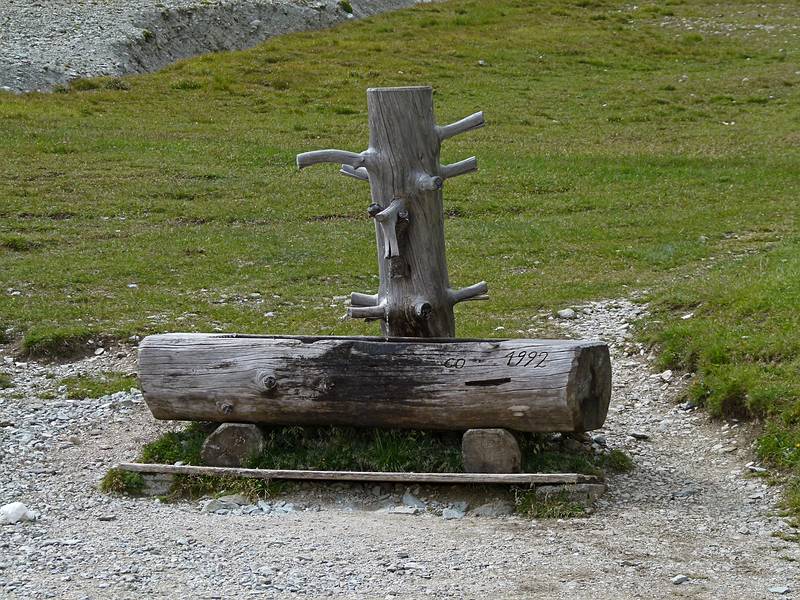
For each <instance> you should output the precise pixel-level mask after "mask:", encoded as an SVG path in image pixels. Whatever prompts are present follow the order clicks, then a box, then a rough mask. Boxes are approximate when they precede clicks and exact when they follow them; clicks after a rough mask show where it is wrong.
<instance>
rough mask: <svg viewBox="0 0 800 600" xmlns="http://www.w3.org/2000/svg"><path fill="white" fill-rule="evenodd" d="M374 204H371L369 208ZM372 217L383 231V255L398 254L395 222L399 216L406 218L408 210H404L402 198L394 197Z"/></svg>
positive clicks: (388, 256) (386, 256) (389, 256)
mask: <svg viewBox="0 0 800 600" xmlns="http://www.w3.org/2000/svg"><path fill="white" fill-rule="evenodd" d="M374 206H375V205H374V204H372V205H370V208H372V207H374ZM370 212H372V211H370ZM373 218H374V219H375V221H376V222H377V223H378V225H379V226H380V228H381V231H382V232H383V243H384V248H383V257H384V258H391V257H392V256H400V246H399V245H398V243H397V222H398V219H400V218H405V219H407V218H408V211H406V208H405V203H404V202H403V200H402V199H400V198H394V199H393V200H392V201H391V202H390V203H389V206H388V207H387V208H385V209H384V210H382V211H380V212H379V213H376V214H375V215H374V217H373Z"/></svg>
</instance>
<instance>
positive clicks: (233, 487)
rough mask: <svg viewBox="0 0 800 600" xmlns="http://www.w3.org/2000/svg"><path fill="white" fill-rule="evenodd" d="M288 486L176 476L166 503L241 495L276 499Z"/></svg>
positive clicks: (252, 480)
mask: <svg viewBox="0 0 800 600" xmlns="http://www.w3.org/2000/svg"><path fill="white" fill-rule="evenodd" d="M287 487H288V486H287V484H286V483H285V482H281V481H270V480H265V479H251V478H245V477H215V476H209V475H175V478H174V480H173V482H172V485H171V486H170V491H169V494H168V495H167V496H166V497H165V498H164V500H166V501H174V500H180V499H184V498H190V499H197V498H201V497H203V496H224V495H226V494H241V495H242V496H245V497H246V498H249V499H250V500H251V501H253V502H255V501H257V500H266V499H267V498H274V497H275V496H278V495H280V494H281V493H283V492H285V491H286V489H287Z"/></svg>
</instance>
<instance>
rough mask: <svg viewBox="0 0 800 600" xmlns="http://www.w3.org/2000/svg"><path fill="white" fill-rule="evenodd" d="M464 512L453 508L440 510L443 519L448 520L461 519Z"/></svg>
mask: <svg viewBox="0 0 800 600" xmlns="http://www.w3.org/2000/svg"><path fill="white" fill-rule="evenodd" d="M465 514H466V513H465V512H464V511H463V510H457V509H455V508H445V509H444V510H443V511H442V517H444V519H445V520H447V521H450V520H452V519H463V518H464V515H465Z"/></svg>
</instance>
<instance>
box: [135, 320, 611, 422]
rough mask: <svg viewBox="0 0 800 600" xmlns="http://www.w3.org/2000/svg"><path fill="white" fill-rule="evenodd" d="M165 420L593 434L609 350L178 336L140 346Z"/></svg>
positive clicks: (602, 410) (524, 343)
mask: <svg viewBox="0 0 800 600" xmlns="http://www.w3.org/2000/svg"><path fill="white" fill-rule="evenodd" d="M139 378H140V380H141V385H142V390H143V392H144V398H145V401H146V402H147V405H148V406H149V407H150V410H151V412H152V413H153V416H154V417H156V418H157V419H178V420H199V421H219V422H238V423H274V424H296V425H351V426H375V427H399V428H425V429H455V430H466V429H471V428H492V427H503V428H506V429H512V430H518V431H562V432H566V431H585V430H590V429H596V428H598V427H600V426H601V425H602V424H603V421H604V420H605V417H606V412H607V410H608V403H609V398H610V394H611V365H610V360H609V354H608V347H607V346H606V345H605V344H602V343H600V342H580V341H564V340H453V339H411V338H369V337H353V338H347V337H302V336H240V335H224V334H189V333H174V334H165V335H155V336H149V337H147V338H145V339H144V340H142V342H141V344H140V347H139Z"/></svg>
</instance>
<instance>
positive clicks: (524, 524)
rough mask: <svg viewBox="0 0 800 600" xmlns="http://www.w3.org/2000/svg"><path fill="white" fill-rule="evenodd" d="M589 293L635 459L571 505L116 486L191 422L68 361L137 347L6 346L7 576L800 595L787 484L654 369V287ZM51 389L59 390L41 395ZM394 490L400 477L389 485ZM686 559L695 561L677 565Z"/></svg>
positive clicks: (150, 586) (66, 586) (54, 583)
mask: <svg viewBox="0 0 800 600" xmlns="http://www.w3.org/2000/svg"><path fill="white" fill-rule="evenodd" d="M576 309H577V310H576V313H577V314H576V318H575V319H574V320H562V323H563V324H564V325H565V327H567V328H568V329H569V330H570V331H571V332H572V333H573V334H575V335H581V336H584V337H599V338H602V339H605V340H608V341H609V342H611V343H612V345H613V346H612V351H613V362H614V369H615V373H614V377H615V379H614V394H613V398H612V408H611V411H610V414H609V418H608V421H607V424H606V427H605V428H604V429H603V430H602V431H601V432H595V434H598V433H599V434H602V435H604V436H605V437H606V440H607V444H608V445H609V446H610V447H615V448H622V449H624V450H625V451H627V452H628V453H630V454H631V455H632V456H633V457H634V460H635V463H636V468H635V469H634V470H633V471H632V472H631V473H630V474H626V475H620V476H615V477H613V478H611V479H610V481H609V491H608V493H607V495H606V496H604V497H603V498H601V499H600V500H599V501H598V502H597V504H596V512H594V513H593V514H592V515H590V516H589V517H587V518H580V519H572V520H565V521H560V520H559V521H546V520H540V521H532V520H528V519H524V518H521V517H516V516H504V517H494V518H488V517H477V516H471V515H470V514H469V513H468V514H467V516H465V517H463V518H457V519H451V520H447V519H444V518H442V517H441V516H438V515H437V514H435V513H434V512H427V511H422V512H421V513H420V514H417V515H409V514H393V513H391V512H390V511H388V510H386V509H385V508H377V507H376V506H375V504H376V503H373V504H372V505H370V504H369V503H365V502H364V501H363V499H364V498H365V497H367V496H368V495H369V494H370V491H369V490H367V489H363V490H360V491H359V488H357V487H356V488H347V487H346V486H340V487H333V488H323V489H322V490H321V491H320V489H319V488H317V491H316V492H315V491H306V492H303V491H300V492H297V493H296V494H295V496H294V497H292V498H288V499H287V501H290V502H291V503H293V505H294V506H293V507H291V506H290V507H284V508H283V509H278V508H277V504H276V503H273V510H271V511H270V512H269V513H268V514H264V513H262V512H261V511H258V512H257V513H253V514H240V513H241V512H242V511H240V510H237V511H231V512H230V513H229V514H224V515H221V514H215V513H210V512H204V511H203V510H202V508H201V505H198V504H195V503H188V502H186V503H177V504H161V503H159V502H158V501H156V500H154V499H121V498H115V497H109V496H105V495H103V494H100V493H99V492H98V491H97V490H96V485H97V482H98V480H99V478H100V477H101V476H102V475H103V473H104V472H105V470H106V469H107V468H108V467H109V466H111V465H112V464H114V463H116V462H119V461H125V460H131V459H134V458H135V456H136V454H137V452H138V451H139V449H140V448H141V445H142V443H143V442H145V441H147V440H150V439H153V438H154V437H156V436H157V435H158V434H159V433H160V432H162V431H164V430H166V429H167V428H168V427H171V426H174V425H169V424H164V423H158V422H155V421H154V420H153V419H152V417H151V416H150V414H149V412H148V411H147V409H146V408H145V406H144V404H143V403H142V402H141V397H140V396H139V395H138V393H136V392H134V393H121V394H118V395H117V396H115V397H112V398H108V397H107V398H103V399H100V400H82V401H69V400H65V399H63V390H62V391H61V392H60V391H59V387H58V381H59V378H61V377H63V376H64V375H66V374H72V373H76V372H93V371H99V370H116V371H128V370H133V369H134V355H133V352H132V350H130V349H125V348H122V349H108V350H107V351H106V352H105V353H104V354H103V355H101V356H99V357H92V358H91V359H88V360H84V361H81V362H77V363H74V364H67V365H39V364H34V363H28V364H18V363H15V362H14V361H13V360H11V358H10V357H9V356H8V352H9V349H8V348H6V349H4V354H0V370H2V371H4V372H6V373H9V374H11V375H12V377H13V387H12V388H9V389H6V390H2V391H0V504H5V503H8V502H12V501H22V502H24V503H25V504H26V505H27V506H28V507H29V508H30V509H32V510H34V511H37V512H38V513H40V517H39V519H38V520H36V521H33V522H24V523H18V524H16V525H5V526H0V590H1V591H2V594H0V595H2V596H3V597H8V598H43V597H52V598H108V597H114V598H142V597H160V598H161V597H163V598H186V597H192V598H194V597H197V598H242V597H249V596H259V597H265V598H287V597H307V598H317V597H328V596H342V597H350V598H377V597H380V598H395V597H397V598H416V597H428V596H429V597H436V598H477V597H491V598H499V597H502V598H539V597H542V598H544V597H547V598H556V599H557V598H564V599H566V598H569V599H574V598H595V597H609V598H615V599H616V598H664V597H692V598H715V599H716V598H770V597H772V598H776V597H784V598H791V597H800V595H796V592H795V590H796V589H798V588H800V581H798V578H797V576H798V569H797V566H796V565H797V562H796V561H798V560H800V546H798V544H796V543H793V542H787V541H784V540H783V539H781V537H780V536H779V535H776V534H779V533H785V534H793V533H796V531H795V530H794V529H792V528H791V527H790V526H789V525H788V524H787V523H786V522H785V520H784V519H782V518H780V517H777V516H774V515H775V501H776V495H777V490H776V489H773V488H769V487H767V486H766V485H764V483H762V480H760V479H758V478H753V477H752V476H751V475H750V469H749V468H748V467H747V464H748V463H750V461H751V460H752V457H751V452H752V449H751V445H750V442H749V440H750V439H751V434H752V432H751V430H750V426H748V425H746V424H736V423H733V424H728V425H722V426H720V425H719V424H717V423H711V422H709V420H708V418H707V417H706V416H705V415H704V414H703V413H702V412H698V411H696V410H694V409H692V408H690V407H687V406H685V405H684V406H681V405H679V404H677V403H676V400H675V399H676V396H677V395H678V392H679V391H680V390H681V388H682V387H683V385H685V382H686V380H687V378H686V377H683V376H680V375H678V374H675V375H673V376H672V377H670V376H669V374H666V373H665V374H654V373H652V372H651V367H650V364H649V362H648V357H647V356H646V355H645V354H644V351H643V349H641V348H639V347H638V346H636V345H635V344H632V343H630V342H629V341H627V339H626V336H627V332H628V322H629V321H630V320H631V319H633V318H635V317H637V316H639V315H640V314H641V313H642V311H643V310H644V308H643V307H641V306H637V305H635V304H632V303H630V302H627V301H612V302H603V303H597V304H592V305H589V306H587V307H576ZM3 356H5V359H3V358H2V357H3ZM3 361H5V362H3ZM48 390H49V391H50V392H51V394H53V395H56V396H57V397H58V398H57V399H52V400H42V399H40V396H42V395H45V396H46V395H47V392H48ZM632 433H635V434H636V436H635V437H634V436H632V435H630V434H632ZM644 436H647V439H644ZM371 487H373V488H374V486H371ZM387 491H388V494H384V495H385V496H391V495H392V494H393V493H395V492H396V491H397V490H375V491H374V493H376V494H380V493H383V492H387ZM412 492H414V493H416V494H417V495H419V496H421V497H422V499H423V500H428V501H432V496H433V495H434V494H433V493H432V492H431V491H430V490H412ZM453 493H454V492H453V490H452V488H451V489H449V490H446V491H443V492H442V494H443V495H446V494H450V495H451V496H452V494H453ZM464 499H465V500H467V501H470V499H469V498H464ZM377 504H380V503H377ZM679 575H684V576H685V577H686V578H688V580H687V581H686V582H684V583H680V584H676V583H673V582H672V579H673V578H674V577H676V576H679ZM783 587H786V588H788V589H789V591H788V592H787V593H786V594H782V595H778V594H777V593H776V592H770V591H769V590H770V588H773V589H778V590H781V589H782V588H783Z"/></svg>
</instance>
